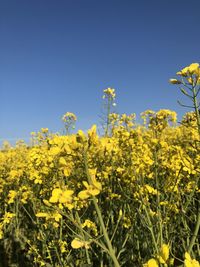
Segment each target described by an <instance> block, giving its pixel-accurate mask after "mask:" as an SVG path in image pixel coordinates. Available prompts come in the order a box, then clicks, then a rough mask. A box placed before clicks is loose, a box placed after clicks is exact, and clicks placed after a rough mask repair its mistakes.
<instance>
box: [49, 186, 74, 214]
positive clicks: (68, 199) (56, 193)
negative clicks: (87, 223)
mask: <svg viewBox="0 0 200 267" xmlns="http://www.w3.org/2000/svg"><path fill="white" fill-rule="evenodd" d="M73 193H74V191H73V190H64V191H62V190H61V189H60V188H55V189H53V191H52V196H51V197H50V199H49V202H51V203H59V204H61V205H62V204H64V205H65V206H66V207H68V208H69V209H72V208H73V205H72V204H71V203H72V195H73Z"/></svg>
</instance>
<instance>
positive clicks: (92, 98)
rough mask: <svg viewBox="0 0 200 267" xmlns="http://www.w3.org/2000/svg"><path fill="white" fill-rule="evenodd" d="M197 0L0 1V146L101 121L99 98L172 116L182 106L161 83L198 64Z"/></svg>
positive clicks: (121, 107) (125, 109)
mask: <svg viewBox="0 0 200 267" xmlns="http://www.w3.org/2000/svg"><path fill="white" fill-rule="evenodd" d="M199 10H200V1H199V0H191V1H184V0H182V1H181V0H162V1H161V0H152V1H148V0H140V1H134V0H123V1H122V0H120V1H119V0H101V1H100V0H99V1H97V0H76V1H74V0H57V1H56V0H28V1H27V0H0V99H1V105H0V125H1V126H0V140H2V139H7V140H15V139H20V138H26V139H27V138H29V136H30V132H32V131H38V130H39V129H40V128H41V127H48V128H49V129H50V130H51V131H53V132H56V131H59V130H61V129H62V123H61V119H60V118H61V116H62V115H63V114H64V113H65V112H67V111H70V112H74V113H75V114H76V115H77V117H78V122H77V129H79V128H81V129H84V130H85V129H88V128H89V127H90V126H91V125H92V124H94V123H98V122H99V115H101V107H102V90H103V89H105V88H107V87H112V88H115V89H116V93H117V99H116V103H117V106H116V111H117V112H119V113H132V112H135V113H136V114H137V115H138V116H139V114H140V112H142V111H144V110H146V109H153V110H159V109H162V108H167V109H172V110H175V111H177V112H178V114H179V116H181V115H182V114H183V113H184V112H186V111H187V110H184V109H183V108H181V107H179V106H178V104H177V102H176V101H177V99H178V98H179V99H184V98H183V97H182V96H181V93H180V92H179V91H178V88H176V86H172V85H170V84H169V83H168V80H169V78H172V77H173V76H174V74H175V73H176V71H178V70H179V69H180V68H182V67H184V66H186V65H189V64H190V63H192V62H199V61H200V58H199V52H200V35H199V24H200V23H199V22H200V17H199Z"/></svg>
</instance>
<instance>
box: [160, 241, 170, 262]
mask: <svg viewBox="0 0 200 267" xmlns="http://www.w3.org/2000/svg"><path fill="white" fill-rule="evenodd" d="M160 256H161V257H162V259H163V260H164V261H165V262H166V261H167V260H168V259H169V246H168V245H167V244H163V245H162V247H161V252H160Z"/></svg>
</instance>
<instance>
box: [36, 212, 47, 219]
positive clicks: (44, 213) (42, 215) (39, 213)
mask: <svg viewBox="0 0 200 267" xmlns="http://www.w3.org/2000/svg"><path fill="white" fill-rule="evenodd" d="M35 216H36V217H39V218H46V217H48V213H46V212H38V213H37V214H35Z"/></svg>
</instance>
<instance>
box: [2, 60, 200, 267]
mask: <svg viewBox="0 0 200 267" xmlns="http://www.w3.org/2000/svg"><path fill="white" fill-rule="evenodd" d="M177 74H178V75H180V76H182V77H184V78H185V77H188V76H191V75H193V76H194V78H195V81H196V82H198V78H197V75H199V66H198V64H196V63H195V64H191V65H190V66H189V67H187V68H185V69H183V70H182V71H180V72H178V73H177ZM171 82H172V83H173V84H179V82H177V81H176V82H175V81H174V80H173V81H171ZM104 95H105V97H108V98H111V99H112V100H114V99H115V90H114V89H111V88H108V89H105V90H104ZM108 118H109V120H108V124H107V129H108V128H109V134H105V135H102V136H100V135H98V134H97V130H96V129H97V127H96V125H94V126H92V128H91V129H90V130H88V132H87V133H84V132H83V131H81V130H79V131H78V132H77V133H75V134H69V133H68V134H67V135H66V134H65V135H64V134H63V135H59V134H51V133H50V132H49V130H48V129H47V128H43V129H41V132H39V133H34V134H33V141H32V144H31V145H29V146H28V145H26V144H25V143H23V142H19V143H18V144H17V145H16V146H15V147H11V146H9V145H8V144H5V145H4V146H3V147H2V149H1V150H0V204H1V205H0V247H1V250H0V251H1V252H0V254H1V255H0V256H1V258H5V260H6V261H8V264H9V266H11V264H14V263H16V259H17V264H18V265H17V266H36V267H37V266H71V267H73V266H107V267H108V266H130V267H131V266H136V267H137V266H138V267H139V266H146V267H154V266H155V267H159V266H179V265H181V264H184V265H185V266H186V267H188V266H199V262H198V257H199V246H198V243H199V239H198V232H195V231H196V229H197V226H198V224H197V223H196V222H198V215H197V214H198V209H199V194H200V185H199V177H200V164H199V163H200V146H199V141H200V140H199V136H200V135H199V132H198V125H197V114H196V113H195V112H189V113H186V114H185V115H184V116H183V119H182V122H181V123H177V116H176V113H175V112H174V111H171V110H159V111H157V112H155V111H152V110H148V111H145V112H143V113H142V114H141V118H142V120H143V123H142V124H140V125H139V124H137V123H136V115H135V114H134V113H133V114H130V115H126V114H122V115H119V114H117V113H109V114H108ZM68 120H69V122H70V123H71V122H73V123H74V122H75V121H76V117H75V115H74V114H72V113H66V114H65V115H64V117H63V121H64V123H67V122H68ZM65 126H66V124H65ZM68 126H69V124H67V127H68ZM67 130H69V129H68V128H67ZM199 220H200V218H199ZM199 223H200V222H199ZM195 234H196V236H195V237H193V236H194V235H195ZM191 237H192V238H193V239H194V240H195V241H194V242H193V241H191ZM196 237H197V239H195V238H196ZM6 242H7V243H6ZM192 242H193V243H192ZM8 243H9V247H10V250H9V251H8V250H7V244H8ZM191 244H192V245H191ZM16 247H17V250H16ZM184 255H185V257H184ZM190 255H191V256H190Z"/></svg>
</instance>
